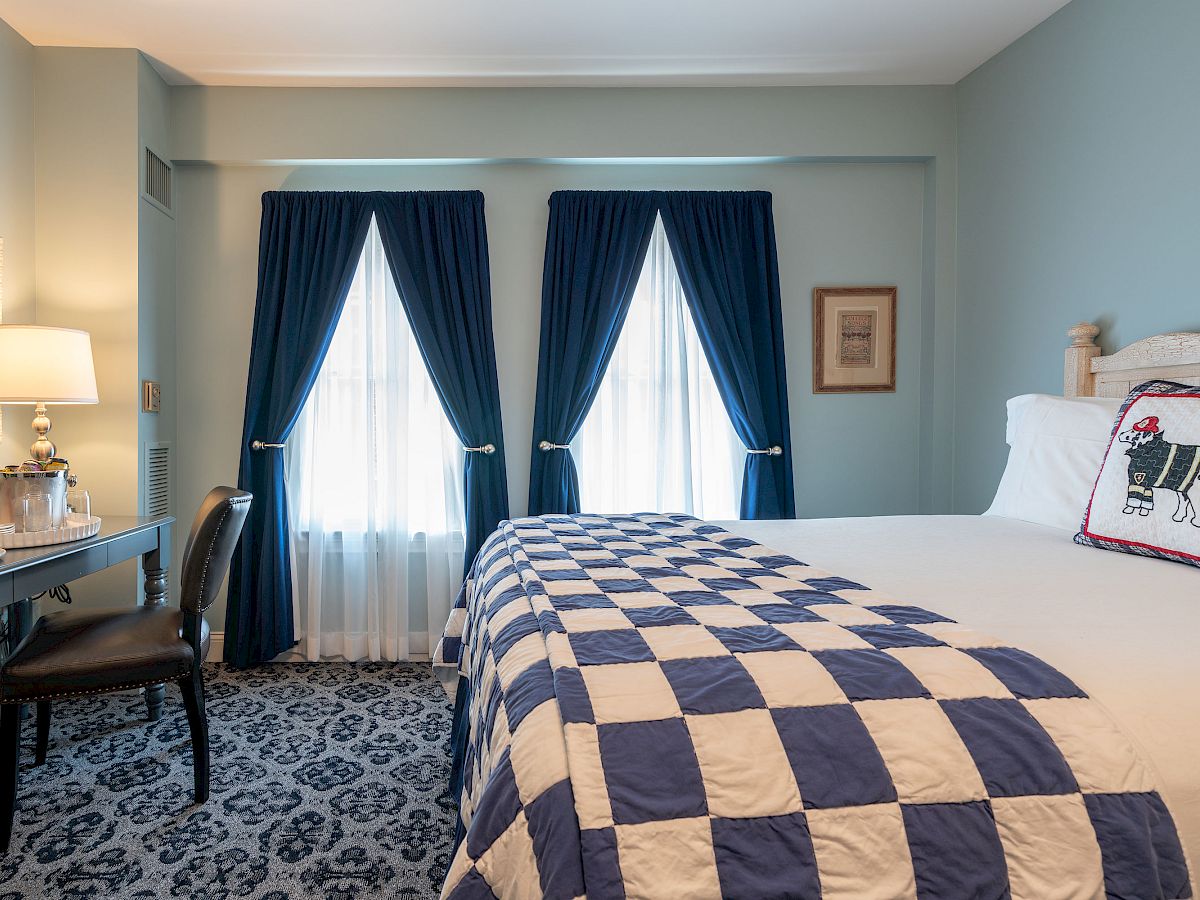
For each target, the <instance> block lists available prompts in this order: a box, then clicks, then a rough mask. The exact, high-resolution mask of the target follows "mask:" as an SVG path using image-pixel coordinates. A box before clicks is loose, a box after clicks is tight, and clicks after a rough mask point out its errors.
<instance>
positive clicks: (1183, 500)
mask: <svg viewBox="0 0 1200 900" xmlns="http://www.w3.org/2000/svg"><path fill="white" fill-rule="evenodd" d="M1197 481H1200V387H1189V386H1188V385H1185V384H1176V383H1175V382H1172V381H1147V382H1146V383H1145V384H1139V385H1138V386H1137V387H1135V388H1134V389H1133V390H1132V391H1131V392H1130V394H1129V396H1128V397H1127V398H1125V402H1124V403H1123V404H1122V405H1121V411H1120V412H1119V413H1118V414H1117V422H1116V424H1115V425H1114V426H1113V430H1112V436H1111V437H1110V438H1109V444H1108V452H1107V453H1106V454H1105V457H1104V464H1103V465H1102V466H1101V467H1100V475H1099V477H1098V478H1097V479H1096V487H1095V489H1094V490H1093V491H1092V499H1091V502H1090V503H1089V504H1088V508H1087V512H1086V513H1084V516H1083V525H1082V526H1080V529H1079V534H1077V535H1075V542H1076V543H1077V544H1088V545H1090V546H1092V547H1101V548H1103V549H1105V550H1119V551H1121V552H1122V553H1137V554H1139V555H1141V556H1157V557H1161V558H1162V559H1171V560H1175V561H1177V562H1183V563H1188V564H1190V565H1193V566H1200V510H1198V507H1200V487H1198V486H1197Z"/></svg>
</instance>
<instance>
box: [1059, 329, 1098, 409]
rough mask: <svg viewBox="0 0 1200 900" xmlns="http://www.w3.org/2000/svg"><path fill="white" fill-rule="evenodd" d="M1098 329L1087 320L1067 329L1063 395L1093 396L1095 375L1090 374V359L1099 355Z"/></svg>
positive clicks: (1094, 392) (1094, 393)
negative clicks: (1067, 341) (1067, 343)
mask: <svg viewBox="0 0 1200 900" xmlns="http://www.w3.org/2000/svg"><path fill="white" fill-rule="evenodd" d="M1099 333H1100V329H1099V328H1097V327H1096V326H1095V325H1092V324H1091V323H1089V322H1080V323H1079V324H1078V325H1072V326H1071V327H1070V328H1069V329H1067V337H1069V338H1070V339H1071V346H1069V347H1068V348H1067V353H1066V367H1065V369H1064V370H1063V396H1064V397H1094V396H1095V395H1096V376H1095V375H1093V374H1092V360H1093V359H1095V358H1096V357H1097V356H1099V355H1100V348H1099V347H1097V346H1096V335H1098V334H1099Z"/></svg>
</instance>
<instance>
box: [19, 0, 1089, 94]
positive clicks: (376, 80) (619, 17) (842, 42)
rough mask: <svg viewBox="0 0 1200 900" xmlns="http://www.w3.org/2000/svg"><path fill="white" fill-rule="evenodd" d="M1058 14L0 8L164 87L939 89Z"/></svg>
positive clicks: (1049, 0)
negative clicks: (139, 56) (134, 57)
mask: <svg viewBox="0 0 1200 900" xmlns="http://www.w3.org/2000/svg"><path fill="white" fill-rule="evenodd" d="M1065 3H1066V0H340V2H338V0H104V2H97V0H0V18H2V19H4V20H5V21H7V22H8V23H9V24H10V25H11V26H12V27H13V28H15V29H16V30H17V31H19V32H20V33H21V34H22V35H24V36H25V38H26V39H27V40H29V41H30V42H32V43H34V44H38V45H55V46H83V47H136V48H138V49H140V50H142V51H143V52H144V53H145V54H146V55H147V56H149V57H150V58H151V59H152V60H153V61H154V63H155V65H156V66H158V68H159V70H160V71H161V72H162V73H163V75H164V77H166V78H167V80H168V81H170V82H172V83H175V84H190V83H200V84H223V85H228V84H242V85H301V84H304V85H312V84H321V85H407V84H423V85H438V84H441V85H456V84H473V85H512V84H544V85H556V84H564V85H566V84H595V85H600V84H663V85H666V84H711V85H737V84H774V85H809V84H952V83H954V82H956V81H958V80H959V79H960V78H962V77H963V76H964V75H966V74H967V73H968V72H970V71H971V70H972V69H974V68H975V67H976V66H978V65H979V64H980V63H982V62H984V61H985V60H987V59H988V58H990V57H991V56H993V55H994V54H996V53H997V52H998V51H999V50H1001V49H1003V48H1004V47H1006V46H1007V45H1008V44H1010V43H1012V42H1013V41H1014V40H1016V39H1017V38H1018V37H1020V36H1021V35H1022V34H1024V33H1025V32H1026V31H1028V30H1029V29H1031V28H1032V27H1034V26H1035V25H1037V24H1038V23H1039V22H1041V21H1042V20H1044V19H1045V18H1047V17H1048V16H1049V15H1051V14H1052V13H1054V12H1055V11H1056V10H1058V9H1059V8H1060V7H1062V6H1064V5H1065Z"/></svg>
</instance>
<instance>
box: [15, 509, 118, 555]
mask: <svg viewBox="0 0 1200 900" xmlns="http://www.w3.org/2000/svg"><path fill="white" fill-rule="evenodd" d="M99 530H100V517H99V516H86V517H85V516H78V517H76V516H68V517H67V520H66V522H65V523H64V524H63V526H62V527H61V528H51V529H50V530H49V531H23V532H20V533H18V534H0V550H3V549H4V548H8V549H9V550H17V549H21V548H23V547H45V546H48V545H50V544H66V543H69V542H70V541H82V540H83V539H84V538H90V537H93V536H94V535H95V534H96V532H98V531H99Z"/></svg>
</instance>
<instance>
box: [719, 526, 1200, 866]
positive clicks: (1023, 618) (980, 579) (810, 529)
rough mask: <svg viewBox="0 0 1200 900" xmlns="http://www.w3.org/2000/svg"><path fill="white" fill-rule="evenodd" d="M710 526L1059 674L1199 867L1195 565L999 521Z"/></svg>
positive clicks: (1199, 623) (1199, 629)
mask: <svg viewBox="0 0 1200 900" xmlns="http://www.w3.org/2000/svg"><path fill="white" fill-rule="evenodd" d="M716 524H718V525H720V526H722V527H724V528H727V529H728V530H730V531H732V532H734V533H736V534H741V535H744V536H745V537H748V538H750V539H752V540H755V541H758V542H760V543H762V544H765V545H766V546H768V547H773V548H775V549H777V550H780V551H782V552H784V553H787V554H790V555H792V556H795V557H797V558H799V559H800V560H802V561H803V562H806V563H809V564H811V565H814V566H817V567H819V568H822V569H825V570H827V571H830V572H835V573H837V574H838V575H841V576H843V577H845V578H850V579H853V580H855V581H859V582H861V583H863V584H865V585H867V586H868V587H871V588H875V589H878V590H881V591H884V592H886V593H889V594H893V595H896V596H898V597H901V598H903V599H905V600H907V601H909V602H912V603H915V604H917V605H919V606H922V607H925V608H926V609H930V610H933V611H936V612H939V613H943V614H945V615H947V616H950V617H951V618H954V619H957V620H958V621H960V622H963V623H964V624H967V625H970V626H971V627H973V628H975V629H978V630H980V631H986V632H988V633H990V634H992V635H994V636H996V637H998V638H1001V639H1004V640H1005V641H1008V642H1011V644H1012V645H1013V646H1016V647H1020V648H1021V649H1024V650H1028V651H1030V652H1031V653H1034V654H1035V655H1037V656H1039V657H1041V658H1042V659H1043V660H1045V661H1046V662H1048V663H1050V664H1051V665H1053V666H1054V667H1055V668H1057V669H1060V670H1061V671H1062V672H1063V673H1064V674H1066V675H1067V676H1068V677H1070V678H1071V679H1072V680H1073V681H1075V683H1076V684H1078V685H1079V686H1080V687H1081V688H1083V689H1084V690H1085V691H1087V692H1088V693H1089V694H1090V695H1091V696H1092V697H1094V698H1096V699H1097V700H1098V701H1100V702H1101V703H1103V704H1104V705H1106V706H1107V707H1108V709H1109V710H1110V711H1111V712H1112V714H1113V715H1114V716H1115V717H1116V718H1117V720H1118V721H1119V722H1120V723H1121V724H1122V725H1123V726H1124V728H1125V729H1126V731H1127V732H1128V733H1129V735H1130V737H1131V738H1132V739H1133V740H1134V741H1135V743H1137V744H1139V745H1140V747H1141V749H1142V751H1143V753H1144V755H1145V757H1146V758H1147V759H1148V760H1150V761H1151V763H1152V764H1153V765H1154V766H1155V767H1156V768H1157V769H1158V773H1159V775H1160V779H1159V783H1160V784H1161V785H1163V792H1164V799H1165V800H1166V803H1167V805H1168V807H1169V808H1170V810H1171V812H1172V815H1173V816H1174V818H1175V823H1176V825H1177V827H1178V829H1179V837H1180V840H1181V841H1182V842H1183V845H1184V849H1185V851H1186V852H1187V855H1188V858H1189V863H1191V864H1192V865H1193V866H1194V864H1195V863H1196V862H1197V861H1200V649H1198V647H1197V644H1198V642H1200V569H1197V568H1193V567H1189V566H1184V565H1181V564H1179V563H1172V562H1165V561H1162V560H1156V559H1147V558H1144V557H1138V556H1130V555H1126V554H1121V553H1112V552H1108V551H1104V550H1096V549H1093V548H1090V547H1081V546H1079V545H1077V544H1074V543H1073V542H1072V540H1071V538H1072V532H1070V531H1063V530H1059V529H1055V528H1048V527H1045V526H1041V525H1032V524H1029V523H1026V522H1019V521H1016V520H1013V519H1004V518H999V517H994V516H896V517H883V518H858V519H801V520H795V521H763V522H757V521H756V522H746V521H739V522H718V523H716ZM1195 871H1196V870H1195V868H1192V872H1193V879H1194V878H1195V874H1194V873H1195Z"/></svg>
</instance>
